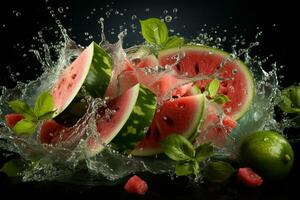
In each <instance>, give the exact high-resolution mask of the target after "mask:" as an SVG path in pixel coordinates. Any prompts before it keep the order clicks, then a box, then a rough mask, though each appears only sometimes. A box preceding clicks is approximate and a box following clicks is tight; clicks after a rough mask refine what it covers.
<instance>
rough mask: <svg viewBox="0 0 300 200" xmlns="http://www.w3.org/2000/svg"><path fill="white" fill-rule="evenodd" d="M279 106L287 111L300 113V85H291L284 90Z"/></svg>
mask: <svg viewBox="0 0 300 200" xmlns="http://www.w3.org/2000/svg"><path fill="white" fill-rule="evenodd" d="M279 107H280V109H281V110H282V111H284V112H286V113H295V114H300V86H290V87H287V88H285V89H284V90H282V92H281V101H280V104H279Z"/></svg>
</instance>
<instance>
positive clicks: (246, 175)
mask: <svg viewBox="0 0 300 200" xmlns="http://www.w3.org/2000/svg"><path fill="white" fill-rule="evenodd" d="M237 179H238V181H240V182H242V183H243V184H244V185H245V186H246V187H258V186H261V185H262V184H263V179H262V178H261V177H260V176H259V175H258V174H256V173H255V172H254V171H253V170H252V169H251V168H247V167H245V168H239V170H238V173H237Z"/></svg>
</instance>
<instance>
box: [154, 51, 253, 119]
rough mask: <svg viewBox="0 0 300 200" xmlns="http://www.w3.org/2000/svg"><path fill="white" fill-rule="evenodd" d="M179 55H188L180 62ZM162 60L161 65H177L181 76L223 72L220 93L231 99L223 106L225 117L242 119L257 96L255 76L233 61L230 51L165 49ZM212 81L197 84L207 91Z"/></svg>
mask: <svg viewBox="0 0 300 200" xmlns="http://www.w3.org/2000/svg"><path fill="white" fill-rule="evenodd" d="M179 54H180V55H184V56H183V57H182V58H181V59H180V61H179V63H177V62H178V61H177V59H176V55H179ZM158 58H159V63H160V65H161V66H166V65H175V66H174V70H175V71H176V72H177V73H178V74H187V75H188V76H189V77H195V76H196V75H198V76H199V75H200V76H202V77H205V76H206V77H207V76H209V75H212V74H214V73H215V72H217V71H218V70H220V71H219V76H220V78H221V79H222V81H221V86H220V88H219V91H218V93H219V94H224V95H227V96H228V98H229V99H230V101H229V102H227V103H225V104H224V105H223V110H224V112H225V114H227V115H228V116H230V117H231V118H232V119H234V120H238V119H240V118H241V117H242V116H243V115H244V113H246V112H247V111H248V109H249V107H250V105H251V102H252V99H253V96H254V80H253V76H252V74H251V71H250V70H249V69H248V67H247V66H246V65H245V64H244V63H242V62H241V61H239V60H237V59H236V60H232V59H231V60H230V54H228V53H227V52H224V51H222V50H219V49H215V48H211V47H207V46H185V47H181V48H180V49H178V48H173V49H168V50H163V51H161V52H159V55H158ZM221 66H222V67H221ZM179 81H180V80H179ZM210 81H211V80H207V79H206V80H199V81H195V82H194V84H196V85H198V86H199V88H200V89H201V90H204V89H205V86H206V85H207V84H208V83H209V82H210ZM166 90H167V89H166Z"/></svg>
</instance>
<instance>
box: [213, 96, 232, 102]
mask: <svg viewBox="0 0 300 200" xmlns="http://www.w3.org/2000/svg"><path fill="white" fill-rule="evenodd" d="M213 101H214V102H216V103H218V104H223V103H226V102H229V101H230V99H229V98H228V97H227V96H226V95H224V94H217V95H216V96H215V97H214V98H213Z"/></svg>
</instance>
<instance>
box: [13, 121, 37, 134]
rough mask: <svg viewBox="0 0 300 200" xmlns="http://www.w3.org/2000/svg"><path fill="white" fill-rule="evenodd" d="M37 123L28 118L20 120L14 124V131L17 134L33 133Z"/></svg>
mask: <svg viewBox="0 0 300 200" xmlns="http://www.w3.org/2000/svg"><path fill="white" fill-rule="evenodd" d="M36 126H37V124H36V123H34V122H33V121H31V120H28V119H22V120H20V121H19V122H18V123H17V124H16V125H15V126H14V131H15V132H16V133H17V134H33V133H34V132H35V129H36Z"/></svg>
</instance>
